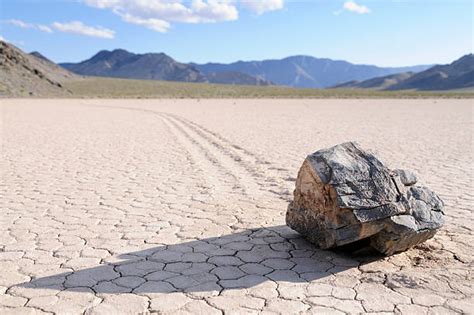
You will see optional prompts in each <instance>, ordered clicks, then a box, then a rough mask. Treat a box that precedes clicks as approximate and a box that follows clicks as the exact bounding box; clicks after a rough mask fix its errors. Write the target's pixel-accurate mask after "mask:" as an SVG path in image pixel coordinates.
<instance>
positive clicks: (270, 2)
mask: <svg viewBox="0 0 474 315" xmlns="http://www.w3.org/2000/svg"><path fill="white" fill-rule="evenodd" d="M241 2H242V6H244V7H245V8H247V9H249V10H250V11H252V12H254V13H256V14H258V15H260V14H263V13H265V12H268V11H276V10H281V9H283V7H284V5H285V4H284V2H283V0H242V1H241Z"/></svg>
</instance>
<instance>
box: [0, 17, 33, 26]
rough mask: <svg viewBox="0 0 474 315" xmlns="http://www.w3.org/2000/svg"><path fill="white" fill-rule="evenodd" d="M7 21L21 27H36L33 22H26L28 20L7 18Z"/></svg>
mask: <svg viewBox="0 0 474 315" xmlns="http://www.w3.org/2000/svg"><path fill="white" fill-rule="evenodd" d="M5 23H7V24H10V25H13V26H17V27H20V28H35V26H34V25H33V24H30V23H26V22H23V21H21V20H16V19H10V20H6V21H5Z"/></svg>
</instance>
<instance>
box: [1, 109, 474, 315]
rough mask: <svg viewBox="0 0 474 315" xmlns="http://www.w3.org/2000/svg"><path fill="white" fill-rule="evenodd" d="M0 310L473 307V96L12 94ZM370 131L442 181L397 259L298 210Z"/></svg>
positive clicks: (376, 142)
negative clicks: (336, 238)
mask: <svg viewBox="0 0 474 315" xmlns="http://www.w3.org/2000/svg"><path fill="white" fill-rule="evenodd" d="M0 106H1V120H0V122H1V188H0V192H1V217H0V304H1V308H0V313H1V314H11V313H14V314H15V313H17V314H43V313H53V314H82V313H85V314H122V313H123V314H129V313H154V312H156V313H167V314H179V313H194V314H222V313H226V314H233V313H285V314H289V313H334V314H341V313H363V312H374V313H384V312H386V313H392V312H395V313H405V314H426V313H427V314H443V313H472V312H473V311H474V305H473V294H474V282H473V279H472V278H473V268H472V267H473V263H472V253H473V244H474V237H473V228H474V224H473V213H472V207H473V205H474V202H473V201H474V189H473V182H472V180H473V163H472V162H473V138H472V137H473V104H472V100H291V101H290V100H147V101H140V100H2V101H1V105H0ZM349 140H355V141H358V142H360V143H361V144H362V145H363V146H365V147H367V148H371V149H373V150H375V151H376V152H377V153H378V155H379V156H380V157H381V158H382V159H383V160H384V161H385V162H386V163H387V164H388V165H389V166H390V167H401V168H407V169H412V170H414V171H415V172H417V173H418V176H419V179H420V182H422V183H423V184H426V185H427V186H429V187H430V188H432V189H433V190H435V191H436V192H438V193H439V194H440V196H441V197H442V199H443V200H444V202H445V204H446V217H447V223H446V225H445V227H444V228H443V229H442V230H441V231H440V232H439V233H438V234H437V235H436V236H435V238H434V239H432V240H430V241H428V242H426V243H425V244H423V245H420V246H418V247H416V248H414V249H411V250H409V251H407V252H404V253H401V254H397V255H394V256H392V257H388V258H384V257H380V256H377V255H374V254H373V253H371V252H368V251H365V250H361V251H356V252H354V248H349V249H346V250H336V251H323V250H320V249H317V248H316V247H314V246H313V245H311V244H309V243H308V242H306V241H305V240H304V239H302V238H301V237H300V236H299V235H298V234H296V233H295V232H293V231H292V230H290V229H289V228H287V227H286V226H285V221H284V214H285V211H286V207H287V204H288V201H289V200H290V198H291V192H292V190H293V188H294V180H295V177H296V175H297V171H298V168H299V167H300V165H301V163H302V161H303V159H304V158H305V156H306V155H307V154H309V153H311V152H313V151H315V150H317V149H319V148H324V147H328V146H331V145H335V144H337V143H341V142H344V141H349Z"/></svg>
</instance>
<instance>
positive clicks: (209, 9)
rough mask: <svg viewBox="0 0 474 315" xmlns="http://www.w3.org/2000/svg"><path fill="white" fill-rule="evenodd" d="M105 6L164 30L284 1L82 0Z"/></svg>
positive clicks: (132, 20)
mask: <svg viewBox="0 0 474 315" xmlns="http://www.w3.org/2000/svg"><path fill="white" fill-rule="evenodd" d="M82 1H83V2H84V3H85V4H87V5H89V6H91V7H95V8H99V9H109V10H111V11H112V12H114V13H115V14H117V15H119V16H120V17H121V18H122V20H123V21H125V22H127V23H133V24H137V25H142V26H144V27H147V28H149V29H152V30H154V31H157V32H166V31H168V29H169V28H170V27H171V23H217V22H225V21H235V20H237V19H238V18H239V10H238V8H239V7H242V8H245V9H247V10H250V11H252V12H255V13H257V14H263V13H264V12H267V11H274V10H279V9H282V8H283V4H284V3H283V2H284V0H258V1H257V0H192V1H182V0H82Z"/></svg>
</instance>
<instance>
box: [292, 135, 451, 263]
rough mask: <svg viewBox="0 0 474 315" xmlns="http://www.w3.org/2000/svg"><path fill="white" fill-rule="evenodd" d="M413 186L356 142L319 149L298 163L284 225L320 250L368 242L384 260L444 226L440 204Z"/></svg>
mask: <svg viewBox="0 0 474 315" xmlns="http://www.w3.org/2000/svg"><path fill="white" fill-rule="evenodd" d="M416 182H417V178H416V176H415V174H413V173H412V172H410V171H406V170H394V171H392V170H390V169H388V168H387V167H386V166H385V165H384V164H383V163H382V162H381V161H380V160H379V159H378V158H377V157H376V156H375V155H373V154H372V153H370V152H367V151H365V150H363V149H362V148H361V147H360V146H359V145H358V144H357V143H354V142H347V143H343V144H339V145H336V146H334V147H332V148H329V149H323V150H320V151H317V152H315V153H313V154H311V155H309V156H308V157H307V158H306V160H305V161H304V163H303V165H302V167H301V169H300V171H299V173H298V178H297V180H296V189H295V191H294V200H293V201H292V202H291V203H290V205H289V206H288V211H287V213H286V223H287V225H288V226H289V227H291V228H292V229H294V230H296V231H297V232H299V233H300V234H302V235H303V236H305V237H306V238H307V239H308V240H309V241H310V242H312V243H315V244H316V245H318V246H319V247H321V248H323V249H327V248H332V247H336V246H340V245H345V244H349V243H352V242H356V241H359V240H361V239H365V238H370V244H371V246H372V247H374V248H375V249H376V250H378V251H380V252H382V253H384V254H386V255H391V254H393V253H395V252H399V251H404V250H406V249H408V248H409V247H412V246H414V245H416V244H419V243H421V242H424V241H426V240H427V239H429V238H431V237H433V235H434V234H435V233H436V231H437V230H438V229H439V228H440V227H441V226H442V225H443V223H444V221H443V202H442V201H441V199H440V198H439V197H438V196H437V195H436V194H435V193H434V192H433V191H431V190H430V189H428V188H426V187H421V186H414V184H415V183H416Z"/></svg>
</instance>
